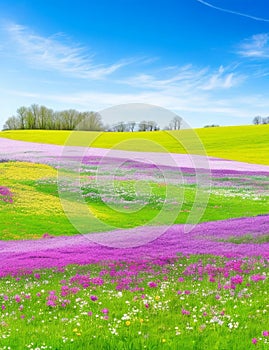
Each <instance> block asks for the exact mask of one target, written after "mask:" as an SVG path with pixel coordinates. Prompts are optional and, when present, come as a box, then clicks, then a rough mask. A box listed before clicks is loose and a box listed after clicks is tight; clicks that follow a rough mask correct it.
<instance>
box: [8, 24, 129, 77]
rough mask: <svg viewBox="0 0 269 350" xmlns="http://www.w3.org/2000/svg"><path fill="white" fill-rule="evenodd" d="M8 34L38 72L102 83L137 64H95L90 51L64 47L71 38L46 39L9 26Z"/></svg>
mask: <svg viewBox="0 0 269 350" xmlns="http://www.w3.org/2000/svg"><path fill="white" fill-rule="evenodd" d="M5 30H6V32H7V33H8V34H9V36H10V38H11V40H12V42H13V43H14V44H15V48H16V49H17V51H18V52H19V54H20V56H22V57H23V58H24V59H25V60H26V61H27V62H28V63H30V64H31V65H33V66H35V67H36V68H38V69H43V70H54V71H58V72H60V73H63V74H67V75H70V76H74V77H77V78H90V79H102V78H104V77H106V76H108V75H110V74H112V73H114V72H116V71H117V70H119V69H120V68H121V67H123V66H125V65H128V64H130V63H131V62H133V59H123V60H121V61H119V62H115V63H112V64H110V65H105V64H95V63H94V60H93V55H89V54H88V53H87V50H86V48H84V47H82V46H81V45H75V44H73V43H71V44H70V43H64V41H67V38H66V37H65V36H64V35H62V34H56V35H53V36H49V37H45V36H41V35H38V34H36V33H32V32H31V31H30V30H29V29H28V28H27V27H25V26H22V25H18V24H7V25H5Z"/></svg>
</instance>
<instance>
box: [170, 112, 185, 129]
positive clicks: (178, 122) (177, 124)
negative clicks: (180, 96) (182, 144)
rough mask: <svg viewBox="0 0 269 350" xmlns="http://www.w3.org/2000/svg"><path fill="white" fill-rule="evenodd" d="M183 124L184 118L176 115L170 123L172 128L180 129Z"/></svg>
mask: <svg viewBox="0 0 269 350" xmlns="http://www.w3.org/2000/svg"><path fill="white" fill-rule="evenodd" d="M181 124H182V118H181V117H180V116H178V115H176V116H175V117H174V118H173V119H172V120H171V122H170V123H169V128H170V130H180V128H181Z"/></svg>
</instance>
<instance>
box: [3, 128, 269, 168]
mask: <svg viewBox="0 0 269 350" xmlns="http://www.w3.org/2000/svg"><path fill="white" fill-rule="evenodd" d="M268 133H269V125H266V124H265V125H246V126H228V127H215V128H200V129H193V130H187V129H186V130H179V131H155V132H133V133H130V132H110V133H109V134H108V133H104V132H89V131H86V132H84V131H77V132H76V135H77V137H76V138H74V139H72V141H73V142H74V145H77V146H80V145H81V146H88V145H90V146H91V147H98V148H114V149H121V150H128V151H145V150H147V151H151V152H160V147H162V148H163V151H166V152H172V153H186V152H187V153H188V152H189V153H193V154H199V153H200V152H201V149H200V147H199V145H197V144H195V143H194V146H193V148H192V149H191V150H188V151H187V150H186V148H185V147H184V145H185V144H188V145H192V144H193V136H194V134H197V137H198V138H199V139H200V140H201V143H202V145H203V147H204V149H205V152H206V154H207V155H208V156H213V157H219V158H226V159H232V160H237V161H242V162H248V163H254V164H266V165H269V159H268V152H269V144H268ZM71 134H73V133H72V131H58V130H57V131H53V130H51V131H50V130H34V131H32V130H14V131H3V132H0V137H5V138H10V139H13V140H22V141H31V142H40V143H49V144H55V145H64V144H66V143H67V142H68V139H69V138H70V135H71ZM190 151H191V152H190Z"/></svg>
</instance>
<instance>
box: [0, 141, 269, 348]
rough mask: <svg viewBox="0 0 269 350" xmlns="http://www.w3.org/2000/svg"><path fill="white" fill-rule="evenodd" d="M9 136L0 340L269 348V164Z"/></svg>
mask: <svg viewBox="0 0 269 350" xmlns="http://www.w3.org/2000/svg"><path fill="white" fill-rule="evenodd" d="M0 150H1V151H0V161H1V162H0V180H1V181H0V211H1V222H0V238H1V241H0V305H1V316H0V349H223V350H224V349H242V350H243V349H246V348H253V349H268V348H269V317H268V313H269V294H268V287H269V282H268V277H269V273H268V267H269V266H268V265H269V212H268V209H269V207H268V203H269V202H268V196H269V180H268V175H269V166H265V165H255V164H248V163H240V162H235V161H228V160H223V159H218V158H207V157H203V156H191V157H190V156H188V155H180V154H174V155H173V156H171V155H170V154H158V153H155V154H153V153H139V152H125V151H118V150H109V151H108V150H105V149H84V148H82V147H62V146H56V145H49V144H47V145H45V144H38V143H30V142H29V143H27V142H22V141H12V140H8V139H3V138H2V139H1V138H0Z"/></svg>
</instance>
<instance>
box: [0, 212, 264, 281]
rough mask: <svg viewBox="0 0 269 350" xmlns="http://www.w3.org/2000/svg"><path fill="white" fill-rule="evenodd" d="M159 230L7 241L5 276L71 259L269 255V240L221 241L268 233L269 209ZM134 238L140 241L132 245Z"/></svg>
mask: <svg viewBox="0 0 269 350" xmlns="http://www.w3.org/2000/svg"><path fill="white" fill-rule="evenodd" d="M160 230H162V231H163V228H158V227H140V228H136V229H130V230H118V231H113V232H106V233H98V234H88V235H76V236H72V237H48V238H47V237H45V238H43V239H41V240H34V241H31V240H30V241H29V240H24V241H2V242H0V261H1V272H0V274H1V276H5V275H7V274H16V273H18V272H19V271H20V270H22V271H29V272H31V271H32V270H33V269H38V268H49V267H62V266H65V265H68V264H90V263H98V262H100V261H122V260H124V261H135V260H136V258H137V257H139V258H140V259H144V260H152V259H157V258H165V259H167V258H175V257H176V256H177V254H183V255H191V254H212V255H219V256H226V257H230V258H231V257H251V256H261V257H265V258H268V259H269V243H263V244H259V243H257V244H254V243H246V244H235V243H230V242H223V241H219V240H225V239H229V237H231V236H233V237H240V236H244V235H246V234H251V235H253V237H257V236H259V235H264V234H269V215H264V216H257V217H254V218H242V219H232V220H225V221H217V222H208V223H201V224H198V225H197V226H196V227H195V228H194V229H193V230H192V231H191V232H189V233H186V232H185V230H184V225H173V226H171V227H167V230H166V231H165V233H163V234H162V235H161V236H160V237H159V235H160ZM154 237H157V238H156V239H154ZM130 240H131V241H132V242H133V245H137V246H136V247H132V248H129V243H130ZM149 241H151V242H150V243H146V244H143V242H149ZM96 242H99V244H98V243H96ZM114 247H115V248H114ZM118 247H120V248H118ZM126 247H127V248H126Z"/></svg>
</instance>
